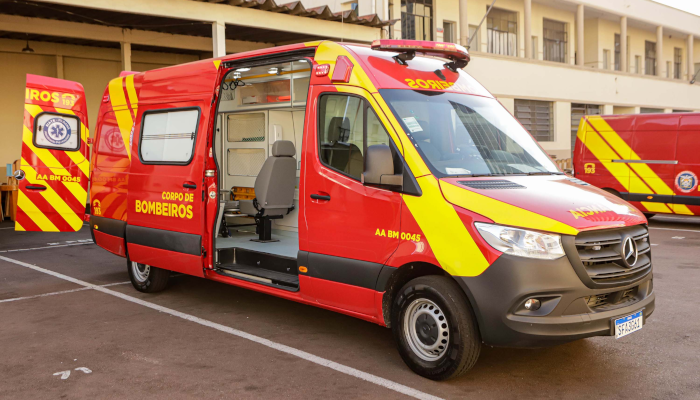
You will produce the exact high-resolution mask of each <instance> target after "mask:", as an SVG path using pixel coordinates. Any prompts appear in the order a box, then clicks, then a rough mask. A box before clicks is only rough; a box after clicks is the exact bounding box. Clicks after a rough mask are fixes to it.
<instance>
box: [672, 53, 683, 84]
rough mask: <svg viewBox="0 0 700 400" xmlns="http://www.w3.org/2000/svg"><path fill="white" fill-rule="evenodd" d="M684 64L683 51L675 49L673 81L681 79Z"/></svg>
mask: <svg viewBox="0 0 700 400" xmlns="http://www.w3.org/2000/svg"><path fill="white" fill-rule="evenodd" d="M682 64H683V49H681V48H679V47H674V48H673V79H681V65H682Z"/></svg>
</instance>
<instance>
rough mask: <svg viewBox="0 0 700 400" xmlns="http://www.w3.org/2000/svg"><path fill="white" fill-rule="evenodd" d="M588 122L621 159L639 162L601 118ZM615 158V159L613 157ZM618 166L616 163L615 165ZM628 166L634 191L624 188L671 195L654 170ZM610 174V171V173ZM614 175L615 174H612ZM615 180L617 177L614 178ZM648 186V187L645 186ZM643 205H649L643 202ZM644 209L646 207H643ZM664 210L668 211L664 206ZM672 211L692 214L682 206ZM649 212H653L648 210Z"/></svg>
mask: <svg viewBox="0 0 700 400" xmlns="http://www.w3.org/2000/svg"><path fill="white" fill-rule="evenodd" d="M588 120H589V121H590V123H591V125H592V126H593V127H594V128H595V129H596V130H597V131H598V132H600V134H601V135H603V137H605V140H606V141H607V142H608V143H610V145H611V146H612V147H613V149H615V151H616V152H617V153H618V154H619V155H620V156H621V157H622V158H623V159H626V160H641V158H640V157H639V156H638V155H637V153H635V152H634V150H632V148H631V147H630V146H629V145H628V144H627V143H626V142H625V141H624V140H623V139H622V138H621V137H620V135H618V134H617V132H615V130H614V129H613V128H612V127H611V126H610V125H609V124H608V123H607V122H606V121H605V119H604V118H603V117H600V116H590V117H588ZM615 158H617V157H615ZM599 160H601V162H602V161H603V160H602V159H600V158H599ZM615 164H618V163H615ZM629 166H630V167H631V168H632V170H634V172H636V175H635V174H632V173H630V174H629V176H630V184H629V185H630V186H631V187H632V189H634V190H630V188H628V187H627V186H625V188H626V189H627V190H628V191H630V192H633V193H652V191H651V190H653V193H657V194H662V195H673V194H674V193H673V189H671V188H670V187H669V186H668V185H667V184H666V182H664V181H663V180H662V179H661V178H659V176H658V175H657V174H656V173H655V172H654V170H652V169H651V167H649V165H647V164H646V163H632V164H629ZM611 173H612V171H611ZM613 175H615V174H613ZM615 177H616V178H617V176H615ZM640 178H641V180H643V181H644V183H645V184H643V183H640V182H638V181H639V180H640ZM647 185H648V186H647ZM645 187H646V188H647V190H645V191H639V190H640V189H644V188H645ZM649 187H651V190H649ZM643 204H649V203H646V202H644V203H643ZM654 204H661V203H654ZM644 207H646V205H645V206H644ZM652 207H657V206H652ZM664 208H666V209H668V208H667V207H666V206H664ZM673 208H674V210H675V209H678V210H679V211H678V212H679V213H680V214H690V215H692V214H693V213H692V212H691V211H690V210H689V209H688V207H687V206H685V205H684V204H676V205H674V207H673ZM649 211H653V210H651V209H649ZM658 212H668V213H670V212H671V211H670V210H668V211H658Z"/></svg>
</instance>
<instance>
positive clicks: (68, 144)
mask: <svg viewBox="0 0 700 400" xmlns="http://www.w3.org/2000/svg"><path fill="white" fill-rule="evenodd" d="M34 145H35V146H36V147H41V148H44V149H57V150H64V151H75V150H78V149H79V148H80V120H79V119H78V117H76V116H73V115H65V114H55V113H48V112H44V113H41V114H39V115H38V116H37V117H36V120H35V122H34Z"/></svg>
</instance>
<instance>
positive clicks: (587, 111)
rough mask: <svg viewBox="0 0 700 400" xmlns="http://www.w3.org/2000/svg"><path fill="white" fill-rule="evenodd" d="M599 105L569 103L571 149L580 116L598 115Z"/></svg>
mask: <svg viewBox="0 0 700 400" xmlns="http://www.w3.org/2000/svg"><path fill="white" fill-rule="evenodd" d="M600 114H601V107H600V106H599V105H597V104H577V103H571V151H574V147H576V135H577V134H578V125H579V124H580V123H581V118H583V117H585V116H586V115H600Z"/></svg>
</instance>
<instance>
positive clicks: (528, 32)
mask: <svg viewBox="0 0 700 400" xmlns="http://www.w3.org/2000/svg"><path fill="white" fill-rule="evenodd" d="M523 3H524V5H525V12H524V18H525V25H524V26H525V34H524V36H525V58H532V0H523Z"/></svg>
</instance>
